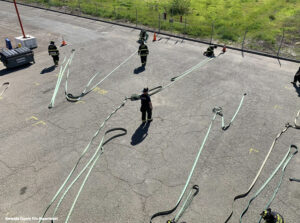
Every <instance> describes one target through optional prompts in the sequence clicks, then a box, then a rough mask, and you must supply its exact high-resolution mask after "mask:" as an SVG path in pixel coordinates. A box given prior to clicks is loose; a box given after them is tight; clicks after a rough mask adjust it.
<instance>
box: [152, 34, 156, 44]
mask: <svg viewBox="0 0 300 223" xmlns="http://www.w3.org/2000/svg"><path fill="white" fill-rule="evenodd" d="M154 41H156V33H154V36H153V42H154Z"/></svg>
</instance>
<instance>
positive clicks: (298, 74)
mask: <svg viewBox="0 0 300 223" xmlns="http://www.w3.org/2000/svg"><path fill="white" fill-rule="evenodd" d="M297 81H298V82H299V83H300V67H299V70H298V71H297V72H296V74H295V76H294V81H293V82H292V84H294V85H296V84H297Z"/></svg>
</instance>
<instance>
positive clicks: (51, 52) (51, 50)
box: [48, 41, 59, 66]
mask: <svg viewBox="0 0 300 223" xmlns="http://www.w3.org/2000/svg"><path fill="white" fill-rule="evenodd" d="M48 53H49V55H50V56H52V58H53V61H54V64H55V66H58V61H59V51H58V49H57V47H56V46H55V43H54V41H51V42H50V45H49V46H48Z"/></svg>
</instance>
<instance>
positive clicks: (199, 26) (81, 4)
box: [2, 0, 300, 62]
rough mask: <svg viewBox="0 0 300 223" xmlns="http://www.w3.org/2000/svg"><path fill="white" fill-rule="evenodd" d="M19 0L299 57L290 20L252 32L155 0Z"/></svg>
mask: <svg viewBox="0 0 300 223" xmlns="http://www.w3.org/2000/svg"><path fill="white" fill-rule="evenodd" d="M2 1H8V2H13V1H12V0H2ZM18 3H21V4H25V5H29V6H34V7H40V8H44V9H51V10H53V11H58V12H63V13H66V14H71V15H76V16H83V17H88V18H92V19H100V20H102V21H108V22H114V23H117V24H120V25H126V26H129V27H135V28H139V29H142V28H145V29H148V30H151V31H153V32H157V33H161V32H163V33H164V34H170V35H174V36H178V37H179V38H192V39H195V40H199V41H202V42H206V43H210V44H218V45H223V44H226V45H227V46H231V47H233V48H236V49H239V50H241V51H242V52H243V50H245V51H247V50H248V51H254V52H260V53H262V54H268V55H271V56H273V57H282V58H287V59H291V60H295V61H298V62H299V61H300V29H299V30H294V29H291V28H290V27H289V26H291V24H290V23H287V24H286V25H287V27H283V28H282V33H270V35H268V36H266V35H265V32H264V30H262V31H261V32H255V34H253V33H251V32H249V30H251V28H252V27H243V28H242V29H240V27H239V29H237V28H236V25H235V24H230V23H226V24H221V23H219V22H218V21H207V20H206V19H202V20H201V19H199V18H195V17H192V16H189V15H172V12H166V9H164V8H162V7H159V6H158V5H154V4H153V5H149V6H148V10H144V9H143V8H137V7H135V6H134V5H131V4H130V3H128V2H124V4H123V5H122V4H121V5H118V6H113V5H107V4H105V2H95V1H92V0H19V1H18ZM299 18H300V15H299ZM241 30H242V31H241Z"/></svg>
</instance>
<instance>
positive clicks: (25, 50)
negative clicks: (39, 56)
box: [0, 47, 31, 58]
mask: <svg viewBox="0 0 300 223" xmlns="http://www.w3.org/2000/svg"><path fill="white" fill-rule="evenodd" d="M30 52H31V50H30V49H29V48H27V47H20V48H16V49H12V50H9V49H5V48H3V49H1V51H0V54H1V55H3V56H4V57H6V58H10V57H14V56H18V55H22V54H27V53H30Z"/></svg>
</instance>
